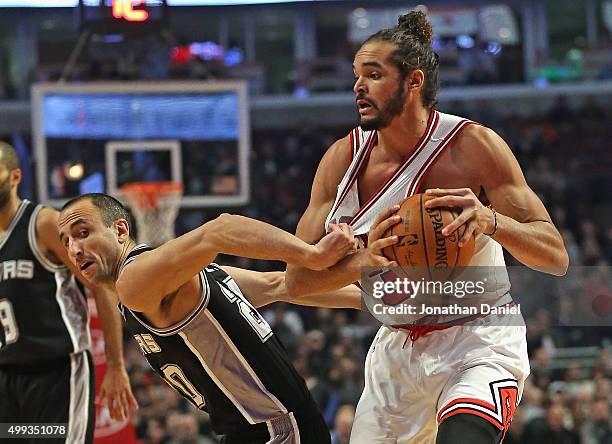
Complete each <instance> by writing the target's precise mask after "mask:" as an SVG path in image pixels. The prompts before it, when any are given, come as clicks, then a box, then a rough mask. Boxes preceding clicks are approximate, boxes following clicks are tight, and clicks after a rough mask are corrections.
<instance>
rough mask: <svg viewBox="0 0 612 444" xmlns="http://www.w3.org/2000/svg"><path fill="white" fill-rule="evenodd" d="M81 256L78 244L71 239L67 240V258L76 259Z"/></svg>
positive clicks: (81, 251) (81, 252)
mask: <svg viewBox="0 0 612 444" xmlns="http://www.w3.org/2000/svg"><path fill="white" fill-rule="evenodd" d="M82 254H83V250H82V248H81V244H80V242H77V241H75V240H74V239H72V238H69V239H68V256H70V257H71V258H77V257H79V256H81V255H82Z"/></svg>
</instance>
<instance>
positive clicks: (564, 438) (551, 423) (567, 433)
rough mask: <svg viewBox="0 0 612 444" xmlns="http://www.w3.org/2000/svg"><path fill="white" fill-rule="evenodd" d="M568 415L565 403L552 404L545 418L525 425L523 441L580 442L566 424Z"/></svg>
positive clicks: (534, 442)
mask: <svg viewBox="0 0 612 444" xmlns="http://www.w3.org/2000/svg"><path fill="white" fill-rule="evenodd" d="M567 415H568V413H567V411H566V409H565V407H564V406H563V404H561V403H554V404H551V405H550V406H549V407H548V410H547V412H546V417H545V418H536V419H533V420H532V421H530V422H529V423H528V424H527V425H526V426H525V433H524V435H523V443H524V444H543V443H547V444H548V443H555V444H579V443H580V441H579V439H578V436H577V434H576V433H574V432H573V431H572V430H569V429H568V428H567V427H566V426H565V422H566V416H567Z"/></svg>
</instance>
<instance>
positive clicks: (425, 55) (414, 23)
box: [364, 11, 440, 108]
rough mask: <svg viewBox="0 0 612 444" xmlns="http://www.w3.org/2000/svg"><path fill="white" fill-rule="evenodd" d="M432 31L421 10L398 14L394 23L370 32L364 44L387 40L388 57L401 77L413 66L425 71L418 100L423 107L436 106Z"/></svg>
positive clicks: (436, 76) (436, 64)
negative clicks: (393, 49) (388, 46)
mask: <svg viewBox="0 0 612 444" xmlns="http://www.w3.org/2000/svg"><path fill="white" fill-rule="evenodd" d="M432 35H433V32H432V29H431V23H429V20H427V16H426V15H425V14H424V13H423V12H421V11H412V12H410V13H408V14H404V15H401V16H400V17H399V19H398V20H397V26H396V27H394V28H389V29H382V30H380V31H378V32H377V33H376V34H373V35H371V36H370V37H368V39H367V40H366V41H365V42H364V44H366V43H369V42H372V41H382V42H389V43H393V44H394V45H395V48H396V49H395V51H394V52H393V54H392V55H391V60H392V61H393V63H395V65H396V66H397V68H398V69H399V71H400V74H401V76H402V80H403V79H405V78H406V76H407V75H408V74H409V73H410V72H411V71H413V70H415V69H420V70H422V71H423V73H424V74H425V80H424V83H423V89H422V90H421V100H422V101H423V105H424V106H425V107H427V108H432V107H434V106H436V104H437V103H438V101H437V100H436V93H437V92H438V89H439V87H440V86H439V83H438V55H437V54H436V53H435V52H434V51H433V49H432V48H431V37H432Z"/></svg>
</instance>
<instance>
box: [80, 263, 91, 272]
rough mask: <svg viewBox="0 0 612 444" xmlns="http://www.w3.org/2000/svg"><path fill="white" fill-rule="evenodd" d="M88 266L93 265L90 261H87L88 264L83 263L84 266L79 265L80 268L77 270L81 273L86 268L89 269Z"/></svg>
mask: <svg viewBox="0 0 612 444" xmlns="http://www.w3.org/2000/svg"><path fill="white" fill-rule="evenodd" d="M90 265H93V262H92V261H88V262H85V263H84V264H81V266H80V267H79V268H80V270H81V271H84V270H86V269H87V268H89V266H90Z"/></svg>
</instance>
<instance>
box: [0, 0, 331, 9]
mask: <svg viewBox="0 0 612 444" xmlns="http://www.w3.org/2000/svg"><path fill="white" fill-rule="evenodd" d="M313 1H323V0H292V1H291V0H168V5H169V6H236V5H259V4H272V3H297V2H313ZM78 4H79V2H78V0H53V1H49V0H0V8H73V7H77V6H78Z"/></svg>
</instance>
